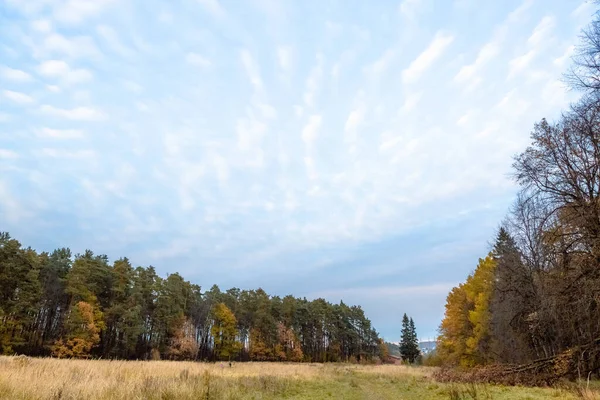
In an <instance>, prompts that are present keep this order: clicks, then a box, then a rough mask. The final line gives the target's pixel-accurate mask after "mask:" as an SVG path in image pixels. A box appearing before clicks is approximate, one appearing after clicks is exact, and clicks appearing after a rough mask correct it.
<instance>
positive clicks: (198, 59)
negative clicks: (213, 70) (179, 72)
mask: <svg viewBox="0 0 600 400" xmlns="http://www.w3.org/2000/svg"><path fill="white" fill-rule="evenodd" d="M185 61H186V62H187V63H188V64H190V65H193V66H194V67H200V68H206V67H210V66H211V65H212V62H211V61H210V60H209V59H208V58H206V57H203V56H201V55H200V54H198V53H191V52H190V53H187V54H186V55H185Z"/></svg>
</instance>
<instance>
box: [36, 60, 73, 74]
mask: <svg viewBox="0 0 600 400" xmlns="http://www.w3.org/2000/svg"><path fill="white" fill-rule="evenodd" d="M38 71H39V72H40V74H42V75H44V76H62V75H65V74H68V73H69V71H70V68H69V64H67V63H66V62H64V61H60V60H49V61H44V62H43V63H41V64H40V66H39V67H38Z"/></svg>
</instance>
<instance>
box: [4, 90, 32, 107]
mask: <svg viewBox="0 0 600 400" xmlns="http://www.w3.org/2000/svg"><path fill="white" fill-rule="evenodd" d="M2 94H3V95H4V97H5V98H7V99H8V100H10V101H12V102H14V103H17V104H31V103H34V102H35V100H34V99H33V97H31V96H29V95H27V94H25V93H21V92H15V91H13V90H4V91H3V92H2Z"/></svg>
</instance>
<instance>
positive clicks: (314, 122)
mask: <svg viewBox="0 0 600 400" xmlns="http://www.w3.org/2000/svg"><path fill="white" fill-rule="evenodd" d="M321 121H322V118H321V116H320V115H311V116H310V118H309V119H308V123H307V124H306V125H305V126H304V128H303V129H302V140H303V141H304V143H306V145H307V146H308V147H309V148H311V147H312V145H313V144H314V142H315V140H316V138H317V135H318V134H319V130H320V129H321Z"/></svg>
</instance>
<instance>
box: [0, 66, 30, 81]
mask: <svg viewBox="0 0 600 400" xmlns="http://www.w3.org/2000/svg"><path fill="white" fill-rule="evenodd" d="M0 75H2V77H3V78H4V79H6V80H9V81H12V82H20V83H22V82H30V81H31V80H32V78H31V75H29V74H28V73H27V72H25V71H22V70H20V69H14V68H9V67H2V68H0Z"/></svg>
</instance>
